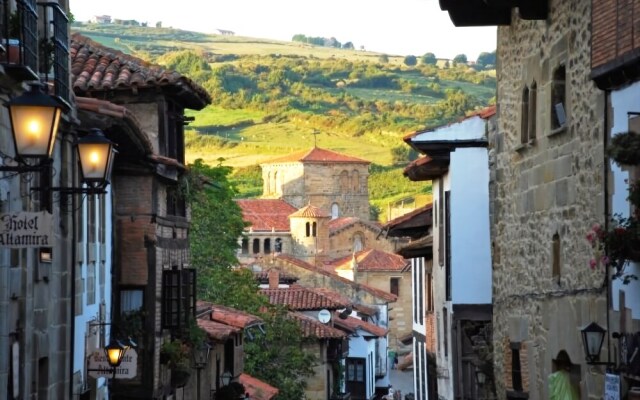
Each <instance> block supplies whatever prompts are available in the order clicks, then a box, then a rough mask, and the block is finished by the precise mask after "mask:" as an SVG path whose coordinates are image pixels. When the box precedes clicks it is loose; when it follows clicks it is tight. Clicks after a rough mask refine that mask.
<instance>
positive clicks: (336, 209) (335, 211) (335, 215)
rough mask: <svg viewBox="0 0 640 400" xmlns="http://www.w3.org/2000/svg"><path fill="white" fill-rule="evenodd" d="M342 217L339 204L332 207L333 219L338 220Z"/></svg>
mask: <svg viewBox="0 0 640 400" xmlns="http://www.w3.org/2000/svg"><path fill="white" fill-rule="evenodd" d="M339 216H340V206H338V203H333V204H332V205H331V219H336V218H338V217H339Z"/></svg>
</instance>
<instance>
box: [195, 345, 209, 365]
mask: <svg viewBox="0 0 640 400" xmlns="http://www.w3.org/2000/svg"><path fill="white" fill-rule="evenodd" d="M210 353H211V346H210V345H209V343H207V342H202V343H201V344H200V346H197V347H195V348H194V349H193V363H194V365H195V367H196V368H197V369H202V368H204V367H205V366H206V365H207V363H208V362H209V354H210Z"/></svg>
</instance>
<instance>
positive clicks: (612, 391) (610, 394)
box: [604, 374, 620, 400]
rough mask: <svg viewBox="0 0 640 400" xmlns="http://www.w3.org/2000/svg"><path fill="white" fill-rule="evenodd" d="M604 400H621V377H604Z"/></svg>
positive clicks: (607, 375)
mask: <svg viewBox="0 0 640 400" xmlns="http://www.w3.org/2000/svg"><path fill="white" fill-rule="evenodd" d="M604 400H620V376H619V375H613V374H606V375H605V377H604Z"/></svg>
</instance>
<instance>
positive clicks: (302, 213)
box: [289, 204, 331, 218]
mask: <svg viewBox="0 0 640 400" xmlns="http://www.w3.org/2000/svg"><path fill="white" fill-rule="evenodd" d="M330 216H331V215H329V213H327V212H324V211H322V210H321V209H320V208H318V207H316V206H312V205H311V204H309V205H306V206H304V207H302V208H301V209H299V210H298V211H296V212H294V213H293V214H291V215H289V218H291V217H294V218H328V217H330Z"/></svg>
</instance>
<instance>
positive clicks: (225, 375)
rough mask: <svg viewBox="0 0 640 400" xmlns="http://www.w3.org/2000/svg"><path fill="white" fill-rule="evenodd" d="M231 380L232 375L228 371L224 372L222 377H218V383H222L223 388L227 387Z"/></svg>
mask: <svg viewBox="0 0 640 400" xmlns="http://www.w3.org/2000/svg"><path fill="white" fill-rule="evenodd" d="M232 379H233V374H232V373H231V371H229V370H227V371H224V372H223V373H222V375H220V382H221V383H222V386H223V387H224V386H227V385H229V384H230V383H231V380H232Z"/></svg>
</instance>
